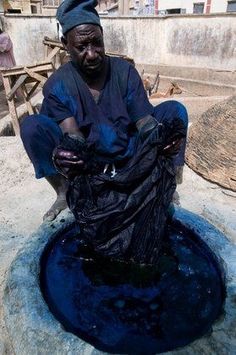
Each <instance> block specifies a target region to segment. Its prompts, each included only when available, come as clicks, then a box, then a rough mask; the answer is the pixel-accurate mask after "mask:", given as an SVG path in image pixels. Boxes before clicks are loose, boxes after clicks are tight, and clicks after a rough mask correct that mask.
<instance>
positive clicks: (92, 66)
mask: <svg viewBox="0 0 236 355" xmlns="http://www.w3.org/2000/svg"><path fill="white" fill-rule="evenodd" d="M101 66H102V62H101V61H99V62H94V63H88V64H87V65H86V69H87V70H96V69H99V68H100V67H101Z"/></svg>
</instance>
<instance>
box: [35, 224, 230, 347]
mask: <svg viewBox="0 0 236 355" xmlns="http://www.w3.org/2000/svg"><path fill="white" fill-rule="evenodd" d="M40 281H41V290H42V293H43V295H44V298H45V300H46V302H47V303H48V305H49V308H50V310H51V312H52V313H53V314H54V316H55V317H56V318H57V319H58V320H59V321H60V322H61V323H62V324H63V326H64V328H65V329H66V330H67V331H69V332H72V333H74V334H75V335H77V336H78V337H80V338H81V339H84V340H85V341H86V342H88V343H90V344H92V345H94V346H95V347H96V348H97V349H99V350H101V351H105V352H109V353H116V354H117V353H119V354H156V353H160V352H164V351H170V350H173V349H176V348H177V347H180V346H184V345H187V344H189V343H190V342H192V341H193V340H195V339H197V338H199V337H201V336H202V335H204V334H206V333H207V332H209V331H210V330H211V326H212V323H213V322H214V321H215V320H216V319H217V318H218V317H219V315H220V314H221V312H222V307H223V302H224V298H225V290H224V280H223V276H222V271H221V266H220V265H218V264H217V261H216V258H215V256H214V254H212V252H211V251H210V249H209V248H208V247H207V246H206V244H205V243H204V242H202V241H201V240H200V239H199V238H198V237H197V236H196V235H194V234H193V233H192V232H190V231H189V230H187V229H185V228H183V227H180V226H171V227H169V229H168V235H167V236H166V240H165V245H164V247H163V251H162V255H161V257H160V259H159V263H158V265H155V266H139V265H136V264H127V263H121V262H117V261H111V260H108V259H106V258H103V257H101V256H98V255H95V254H94V253H93V251H92V250H91V249H90V248H89V246H88V245H86V243H85V242H84V241H83V240H81V239H80V235H79V233H78V229H77V228H76V226H75V225H73V226H71V228H70V229H69V230H67V231H64V232H63V233H60V234H59V235H57V236H56V238H55V239H54V240H53V242H52V243H50V244H49V245H48V246H47V248H46V250H45V251H44V254H43V256H42V259H41V274H40Z"/></svg>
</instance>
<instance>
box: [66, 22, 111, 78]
mask: <svg viewBox="0 0 236 355" xmlns="http://www.w3.org/2000/svg"><path fill="white" fill-rule="evenodd" d="M65 45H66V48H67V50H68V51H69V53H70V56H71V59H72V61H73V62H74V63H76V64H77V65H78V66H79V68H80V70H81V71H82V72H83V73H84V74H85V75H87V76H94V75H96V74H98V73H99V72H101V70H102V69H103V66H104V63H105V49H104V42H103V35H102V31H101V28H100V27H99V26H96V25H90V24H87V25H79V26H77V27H75V28H73V29H72V30H71V31H69V32H68V33H67V35H66V38H65Z"/></svg>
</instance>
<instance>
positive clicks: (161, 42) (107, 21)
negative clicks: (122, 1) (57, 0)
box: [102, 14, 236, 70]
mask: <svg viewBox="0 0 236 355" xmlns="http://www.w3.org/2000/svg"><path fill="white" fill-rule="evenodd" d="M235 19H236V14H230V15H229V14H228V15H227V14H219V15H209V16H206V15H199V16H197V15H188V16H181V15H178V16H169V17H164V18H160V17H149V18H144V17H143V18H131V17H130V18H121V17H120V18H116V19H112V18H103V19H102V24H103V27H104V33H105V43H106V48H107V50H108V51H117V52H120V53H125V54H127V55H129V56H131V57H133V58H134V59H135V61H136V62H137V63H146V64H156V65H157V64H165V65H170V66H173V65H174V66H176V65H178V66H190V67H203V68H213V69H223V70H235V69H236V21H235Z"/></svg>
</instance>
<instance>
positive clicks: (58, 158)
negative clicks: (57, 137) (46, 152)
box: [52, 146, 85, 179]
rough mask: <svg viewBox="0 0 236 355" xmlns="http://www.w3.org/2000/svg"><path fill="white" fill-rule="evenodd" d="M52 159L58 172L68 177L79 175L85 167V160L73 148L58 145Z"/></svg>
mask: <svg viewBox="0 0 236 355" xmlns="http://www.w3.org/2000/svg"><path fill="white" fill-rule="evenodd" d="M52 160H53V164H54V166H55V168H56V169H57V170H58V172H59V173H60V174H62V175H64V176H65V177H66V178H67V179H71V178H73V177H74V176H76V175H79V174H80V173H81V172H82V171H83V169H84V165H85V164H84V161H83V160H82V159H81V157H79V155H78V154H76V153H75V152H73V151H71V150H65V149H63V148H61V147H60V146H59V147H56V148H55V149H54V151H53V154H52Z"/></svg>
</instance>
